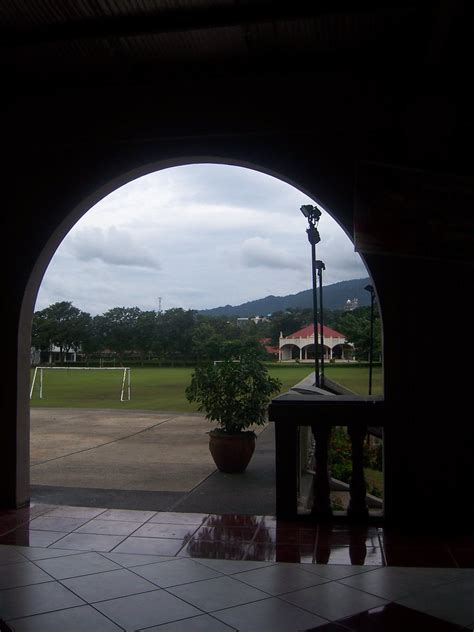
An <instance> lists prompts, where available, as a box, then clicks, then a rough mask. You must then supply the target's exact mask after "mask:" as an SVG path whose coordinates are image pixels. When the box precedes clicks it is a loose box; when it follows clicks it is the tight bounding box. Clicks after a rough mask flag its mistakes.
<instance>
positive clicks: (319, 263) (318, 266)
mask: <svg viewBox="0 0 474 632" xmlns="http://www.w3.org/2000/svg"><path fill="white" fill-rule="evenodd" d="M314 265H315V266H316V270H326V266H325V265H324V262H323V261H321V260H320V259H316V261H315V264H314Z"/></svg>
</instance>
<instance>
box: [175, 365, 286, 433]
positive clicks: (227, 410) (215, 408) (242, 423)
mask: <svg viewBox="0 0 474 632" xmlns="http://www.w3.org/2000/svg"><path fill="white" fill-rule="evenodd" d="M280 388H281V382H280V380H279V379H278V378H273V377H270V375H269V373H268V370H267V368H266V367H265V365H264V364H262V362H260V360H258V358H257V357H256V355H255V354H253V353H244V354H242V355H241V357H240V359H239V360H233V359H227V360H224V361H222V362H219V363H217V364H213V363H209V364H206V365H203V366H199V367H197V368H196V370H195V371H194V373H193V375H192V378H191V383H190V385H189V386H188V387H187V389H186V397H187V399H188V401H190V402H196V403H197V404H198V410H199V411H204V412H205V413H206V418H207V419H208V420H209V421H213V422H216V423H217V428H215V430H213V431H211V432H215V433H219V434H225V435H235V434H241V433H242V432H248V433H249V434H252V435H253V434H254V433H253V432H252V431H247V430H246V429H247V428H249V427H250V426H253V425H257V426H259V425H263V424H264V423H265V422H266V417H267V407H268V404H269V402H270V399H271V398H272V396H273V395H276V394H277V393H278V392H279V391H280Z"/></svg>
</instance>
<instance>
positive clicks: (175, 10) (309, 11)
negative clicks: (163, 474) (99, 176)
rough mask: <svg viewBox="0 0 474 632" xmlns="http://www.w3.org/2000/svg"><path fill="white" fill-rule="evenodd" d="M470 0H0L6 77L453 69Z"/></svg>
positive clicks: (469, 24) (467, 25)
mask: <svg viewBox="0 0 474 632" xmlns="http://www.w3.org/2000/svg"><path fill="white" fill-rule="evenodd" d="M472 16H473V14H472V9H471V8H470V6H469V4H468V3H467V2H461V1H459V0H447V1H440V2H423V1H420V0H406V1H404V2H403V1H402V2H392V3H389V2H383V1H382V2H368V1H367V2H351V1H350V0H349V1H342V0H333V1H331V2H328V1H317V0H292V1H291V2H288V1H287V2H270V1H268V0H155V1H153V2H151V1H148V0H128V1H127V0H35V1H34V2H32V1H31V0H3V1H2V2H1V3H0V46H1V49H2V54H1V62H0V63H1V70H2V75H3V83H4V85H5V83H7V82H9V81H14V82H21V83H25V82H27V83H31V81H34V82H36V81H37V82H40V83H45V82H46V83H48V82H55V83H56V84H58V83H63V82H64V83H68V82H75V83H77V82H78V81H82V82H89V83H90V82H94V81H104V80H106V81H112V82H122V81H130V80H132V81H157V80H158V81H159V80H160V78H161V77H164V76H168V75H173V74H174V73H177V72H180V73H182V72H185V71H189V72H191V73H207V74H208V73H214V72H217V73H219V72H226V73H228V72H235V73H239V74H241V73H244V74H245V73H254V72H256V71H258V72H262V71H264V72H267V71H268V72H272V71H278V72H284V71H285V70H286V71H288V72H291V71H294V70H295V69H298V70H310V71H311V72H315V71H316V72H318V71H324V72H326V71H332V70H336V71H340V70H343V71H346V70H348V71H351V72H354V71H356V72H360V73H364V72H368V73H374V72H380V70H381V69H384V70H387V69H388V70H390V69H395V70H397V71H398V72H399V73H400V72H402V73H403V72H407V73H410V74H411V73H416V72H417V71H419V70H420V68H423V69H424V71H426V70H429V68H430V67H433V68H436V69H437V72H439V71H442V70H443V69H444V70H446V71H448V72H455V71H456V69H457V68H459V65H460V62H461V61H462V60H466V59H470V58H471V53H472V32H473V17H472Z"/></svg>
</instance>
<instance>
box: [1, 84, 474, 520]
mask: <svg viewBox="0 0 474 632" xmlns="http://www.w3.org/2000/svg"><path fill="white" fill-rule="evenodd" d="M234 79H235V78H233V80H232V82H229V84H228V85H227V86H223V81H221V80H220V81H219V82H217V83H216V85H213V82H209V84H207V85H204V84H203V83H202V82H201V81H199V85H198V86H197V85H196V82H197V80H192V79H190V80H187V81H183V82H181V83H179V84H173V85H172V86H167V88H165V87H164V86H163V85H160V87H159V88H156V89H153V90H150V89H146V90H145V89H142V88H140V89H135V88H130V90H128V91H124V90H123V88H117V89H116V88H114V87H112V88H109V87H103V88H100V87H98V88H97V91H95V92H94V94H91V93H81V91H76V90H75V89H74V88H71V89H68V90H65V91H64V92H62V93H60V92H59V91H58V92H57V93H56V94H54V95H47V94H40V92H39V91H37V92H33V93H31V94H28V93H27V94H26V97H25V94H24V93H23V94H21V95H20V98H19V100H18V101H15V102H13V101H12V102H11V104H10V111H9V112H8V111H7V114H6V117H5V118H6V120H8V121H9V123H10V125H9V126H8V129H7V130H6V139H5V145H4V153H5V154H6V155H8V158H9V160H8V161H7V162H6V164H5V167H4V170H3V175H4V178H5V183H6V186H4V188H3V192H4V195H3V207H4V209H7V212H5V211H4V212H3V217H2V219H3V234H4V236H5V239H6V240H8V244H9V247H10V253H11V254H10V259H11V260H13V258H14V261H15V265H14V266H13V265H11V266H8V269H7V270H6V272H5V275H4V277H5V279H4V298H5V303H6V305H7V306H8V309H7V310H4V318H5V321H4V323H5V324H4V331H5V334H6V335H5V336H4V354H3V360H4V362H3V374H4V375H3V381H2V386H3V388H4V394H3V396H2V398H1V400H0V408H1V418H2V419H3V423H2V425H1V429H0V433H1V436H0V438H1V445H2V460H3V475H2V478H1V479H0V485H1V489H0V492H1V501H0V502H1V504H2V505H3V506H7V507H13V506H18V505H21V504H22V503H25V502H26V501H27V499H28V495H29V490H28V452H29V447H28V422H29V411H28V373H29V330H30V327H31V315H32V310H33V305H34V300H35V296H36V290H37V288H38V286H39V283H40V281H41V274H42V270H44V265H45V261H41V256H42V253H47V252H48V251H49V252H50V251H51V249H54V248H53V247H54V244H56V245H57V244H58V243H59V241H60V239H61V238H62V236H63V235H64V234H65V232H67V230H66V229H67V228H69V227H70V226H71V225H72V223H73V221H74V217H72V216H71V215H69V217H68V218H66V216H67V215H68V214H70V213H71V212H72V211H73V209H76V211H75V213H76V215H77V218H78V217H79V216H80V215H81V214H82V213H83V212H85V211H86V210H87V209H88V208H90V206H91V205H92V204H93V203H95V201H97V199H98V198H99V197H102V196H103V195H105V194H106V193H108V192H109V191H111V190H112V189H113V188H115V187H116V186H119V185H120V184H122V183H123V182H125V181H126V180H127V179H130V176H131V174H133V173H135V174H136V175H137V176H138V175H142V174H143V173H145V172H146V171H148V170H150V165H155V167H156V166H158V165H161V166H170V165H171V164H182V163H183V162H184V161H189V160H192V159H193V158H197V157H201V158H202V159H204V158H205V157H206V156H208V157H209V158H210V159H212V161H218V160H219V158H220V159H221V160H222V161H223V162H227V161H228V162H230V163H234V164H242V165H247V166H251V165H254V166H257V167H259V168H261V169H262V170H264V171H266V172H267V173H270V174H272V175H276V176H280V177H283V178H284V179H285V180H287V181H288V182H290V183H292V184H295V185H296V186H297V187H299V188H300V189H301V190H302V191H304V192H305V193H307V194H308V195H310V196H311V197H313V198H316V199H318V200H320V201H321V203H322V204H323V206H324V207H325V208H327V209H328V210H329V211H330V212H331V213H332V214H333V215H334V217H335V218H336V219H337V220H338V221H339V223H340V224H341V225H342V226H343V227H344V228H345V230H346V231H347V232H348V234H351V232H352V224H353V197H354V175H355V171H356V166H357V164H358V162H359V161H360V160H366V159H370V160H375V161H377V160H383V161H384V162H393V163H395V164H403V163H404V162H405V163H406V164H411V165H412V164H413V162H414V161H416V160H420V161H421V162H420V163H419V164H422V165H423V164H424V163H423V157H424V156H425V155H427V153H429V154H430V165H429V166H430V167H431V168H438V169H439V168H443V167H445V166H446V160H447V158H448V157H449V156H450V155H454V152H450V151H449V146H447V144H446V142H445V139H443V142H442V143H441V142H440V144H439V147H436V138H433V137H432V136H430V135H429V134H427V135H426V136H424V137H423V141H424V142H425V141H426V144H424V146H423V147H421V146H420V147H417V146H416V144H415V141H416V138H414V137H413V136H412V135H411V131H412V130H413V129H416V125H413V121H412V120H410V125H409V126H408V131H410V133H408V131H407V132H406V133H404V129H403V119H395V118H393V115H392V110H391V109H390V108H387V107H386V98H387V94H384V93H383V90H381V89H380V86H377V90H375V89H374V86H373V85H371V83H370V81H367V80H365V81H364V82H361V81H359V80H356V79H354V78H348V77H344V78H341V77H336V78H334V79H328V78H327V77H326V78H325V77H322V78H321V80H320V82H319V84H318V85H319V88H320V92H321V93H324V94H325V95H326V98H324V99H316V100H315V99H306V100H305V99H301V98H299V95H301V89H302V88H304V87H305V86H307V85H311V84H312V83H313V82H314V77H312V76H311V75H309V76H308V77H307V78H305V77H304V76H303V75H298V76H297V77H296V76H293V78H292V79H291V80H290V79H288V80H286V79H285V77H284V76H279V78H278V81H276V80H275V79H274V78H272V77H269V78H267V79H268V80H267V81H263V80H262V78H261V77H259V78H258V80H257V79H256V80H255V81H253V82H252V80H248V79H247V81H246V84H245V85H241V84H240V83H239V80H234ZM193 81H195V85H194V86H193ZM196 87H198V88H199V92H198V94H199V95H200V97H201V95H203V96H202V98H200V99H199V100H197V99H196V100H195V101H194V102H193V104H192V107H191V106H190V100H189V95H190V94H192V90H193V89H194V88H196ZM26 92H27V91H26ZM244 94H251V95H252V98H251V99H244V98H243V97H242V95H244ZM392 103H393V102H392ZM430 108H431V111H432V112H433V111H435V110H436V95H434V98H433V99H432V100H430ZM454 210H455V209H453V211H454ZM295 212H297V209H295ZM381 212H382V211H381ZM63 222H64V224H62V223H63ZM58 227H59V228H58ZM48 244H49V246H48ZM45 248H46V250H45ZM441 257H442V253H441ZM366 261H367V263H368V266H369V269H370V273H371V276H372V279H373V282H374V286H375V288H376V290H377V295H378V301H379V305H380V308H381V313H382V317H383V328H384V365H385V376H384V387H385V399H386V401H387V405H388V410H389V413H388V416H389V419H387V420H385V421H386V423H388V427H387V430H386V445H387V446H389V448H388V452H387V454H386V458H385V481H386V483H385V484H386V488H385V499H386V511H387V517H388V518H389V519H390V520H394V521H403V520H404V519H406V520H407V521H410V520H413V519H416V517H417V516H419V517H420V519H422V520H424V519H426V518H427V517H429V516H430V515H432V516H437V515H438V514H439V502H440V501H439V499H440V498H443V499H444V500H445V501H446V499H449V506H450V507H451V506H453V507H456V508H458V509H459V510H460V511H461V512H462V513H463V514H464V516H465V517H466V516H467V515H468V514H469V512H471V513H472V503H467V502H466V498H470V497H471V490H472V486H473V484H474V477H473V468H472V464H471V455H470V454H468V450H467V448H466V446H470V445H472V441H473V439H474V437H473V429H472V424H467V423H466V422H465V417H464V416H463V415H464V413H463V412H462V409H463V408H464V407H467V408H468V407H469V406H470V399H469V397H468V394H469V392H470V389H469V388H467V386H468V385H467V384H464V388H463V384H462V380H463V376H462V375H460V376H459V378H458V382H457V385H458V388H457V392H456V399H455V401H454V400H453V398H452V396H451V394H450V389H449V388H446V389H440V380H443V379H446V371H445V370H443V367H442V366H441V364H440V354H441V351H440V350H437V349H436V348H435V347H434V345H433V340H437V338H438V336H439V328H438V321H437V319H432V320H430V319H427V318H426V308H427V306H428V305H431V304H432V299H433V296H436V295H437V292H439V288H440V287H444V288H445V290H446V293H445V299H446V300H455V296H456V289H455V287H454V286H453V284H452V283H451V279H452V278H456V280H457V283H456V287H462V286H464V285H465V286H468V284H470V283H471V280H472V277H471V274H472V270H471V266H470V265H468V264H464V263H457V264H456V265H454V264H452V263H451V262H449V261H446V260H443V259H441V261H442V265H440V263H439V261H428V260H420V259H416V258H413V257H406V258H403V259H402V258H400V257H399V256H397V254H396V253H392V254H385V255H384V256H376V255H371V256H367V257H366ZM407 279H409V280H410V284H409V287H408V286H407V285H408V284H407V283H406V280H407ZM404 317H405V318H409V320H410V325H411V326H412V327H414V328H416V327H419V328H423V330H424V337H423V340H424V341H426V342H422V343H421V345H422V346H421V348H420V357H423V358H425V364H424V366H423V371H420V366H419V363H416V366H415V365H414V363H410V362H408V361H407V358H406V356H405V354H404V351H403V348H402V345H400V338H399V332H400V322H401V319H402V318H404ZM466 375H467V374H466ZM440 414H441V416H443V414H444V418H445V419H447V418H450V419H453V418H454V419H456V421H457V425H456V433H452V432H447V430H446V429H445V427H444V423H443V422H441V423H438V422H437V423H436V424H435V423H434V420H435V419H438V418H439V415H440ZM407 433H408V434H407ZM408 437H409V439H408ZM413 490H418V491H417V492H415V491H413Z"/></svg>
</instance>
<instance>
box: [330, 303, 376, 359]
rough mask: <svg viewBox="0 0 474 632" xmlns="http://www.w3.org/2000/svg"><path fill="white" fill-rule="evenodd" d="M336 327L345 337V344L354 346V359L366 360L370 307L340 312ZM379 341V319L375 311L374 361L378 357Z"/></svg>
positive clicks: (368, 342) (367, 355)
mask: <svg viewBox="0 0 474 632" xmlns="http://www.w3.org/2000/svg"><path fill="white" fill-rule="evenodd" d="M336 325H337V326H336V329H338V330H339V331H340V332H341V333H343V334H344V335H345V336H346V339H347V342H349V343H351V344H352V345H354V349H355V356H356V359H357V360H368V358H369V349H370V307H358V308H357V309H355V310H353V311H350V312H342V314H341V315H340V317H339V319H338V320H337V323H336ZM381 341H382V334H381V324H380V317H379V314H378V312H377V311H376V312H375V315H374V342H373V358H374V360H375V359H377V358H378V357H379V356H380V353H381V348H382V342H381Z"/></svg>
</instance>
